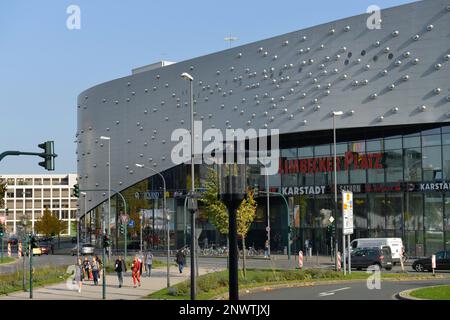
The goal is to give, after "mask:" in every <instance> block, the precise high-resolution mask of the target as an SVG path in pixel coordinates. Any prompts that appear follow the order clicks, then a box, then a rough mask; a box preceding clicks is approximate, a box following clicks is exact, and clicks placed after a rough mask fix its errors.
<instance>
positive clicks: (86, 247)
mask: <svg viewBox="0 0 450 320" xmlns="http://www.w3.org/2000/svg"><path fill="white" fill-rule="evenodd" d="M94 249H95V247H94V246H93V245H92V244H89V243H85V244H82V245H81V250H80V254H81V255H91V254H94ZM77 251H78V246H75V247H74V248H72V250H71V253H72V255H73V256H76V255H77Z"/></svg>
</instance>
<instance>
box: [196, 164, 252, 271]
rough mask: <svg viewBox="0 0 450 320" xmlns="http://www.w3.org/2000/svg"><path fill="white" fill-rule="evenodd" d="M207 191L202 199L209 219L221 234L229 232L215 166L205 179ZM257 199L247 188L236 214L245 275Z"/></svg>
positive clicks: (226, 214) (226, 210) (225, 209)
mask: <svg viewBox="0 0 450 320" xmlns="http://www.w3.org/2000/svg"><path fill="white" fill-rule="evenodd" d="M205 189H206V190H205V191H204V192H203V193H202V198H201V199H200V200H201V201H202V203H203V204H204V205H205V211H206V213H207V215H208V218H209V221H210V222H211V224H212V225H214V226H215V227H216V228H217V230H218V231H219V232H220V233H221V234H224V235H226V234H228V230H229V229H228V222H229V221H228V209H227V207H226V206H225V204H224V203H223V202H222V201H221V200H220V199H219V197H218V195H219V185H218V179H217V172H216V171H215V170H214V169H213V168H209V170H208V177H207V179H206V181H205ZM256 206H257V205H256V201H255V198H254V192H253V190H251V189H248V190H247V197H246V198H245V199H244V200H242V202H241V204H240V205H239V208H238V210H237V214H236V221H237V233H238V234H239V235H240V236H241V237H242V247H243V254H244V259H243V271H244V276H245V237H246V235H247V233H248V230H249V229H250V225H251V224H252V222H253V220H254V219H255V216H256Z"/></svg>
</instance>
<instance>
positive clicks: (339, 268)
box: [337, 251, 341, 271]
mask: <svg viewBox="0 0 450 320" xmlns="http://www.w3.org/2000/svg"><path fill="white" fill-rule="evenodd" d="M337 267H338V271H341V253H340V252H339V251H338V252H337Z"/></svg>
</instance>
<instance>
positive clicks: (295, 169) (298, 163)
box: [278, 152, 384, 174]
mask: <svg viewBox="0 0 450 320" xmlns="http://www.w3.org/2000/svg"><path fill="white" fill-rule="evenodd" d="M368 169H384V164H383V153H357V152H346V153H345V155H344V156H338V157H336V171H341V170H368ZM332 171H334V157H332V156H330V157H322V158H306V159H286V158H280V165H279V168H278V173H279V174H290V173H302V174H306V173H323V172H332Z"/></svg>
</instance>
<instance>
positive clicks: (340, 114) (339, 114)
mask: <svg viewBox="0 0 450 320" xmlns="http://www.w3.org/2000/svg"><path fill="white" fill-rule="evenodd" d="M343 114H344V112H343V111H333V112H331V115H332V116H335V117H337V116H342V115H343Z"/></svg>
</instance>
